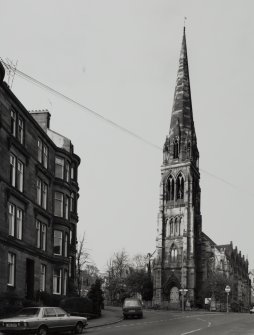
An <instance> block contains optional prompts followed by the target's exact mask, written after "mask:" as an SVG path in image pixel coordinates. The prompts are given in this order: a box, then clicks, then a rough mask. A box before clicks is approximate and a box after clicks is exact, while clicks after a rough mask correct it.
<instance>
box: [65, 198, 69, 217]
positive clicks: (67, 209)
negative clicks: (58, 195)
mask: <svg viewBox="0 0 254 335" xmlns="http://www.w3.org/2000/svg"><path fill="white" fill-rule="evenodd" d="M69 208H70V198H69V197H68V196H66V197H65V211H64V213H65V214H64V215H65V219H66V220H68V219H69Z"/></svg>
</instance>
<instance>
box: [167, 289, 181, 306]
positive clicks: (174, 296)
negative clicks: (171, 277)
mask: <svg viewBox="0 0 254 335" xmlns="http://www.w3.org/2000/svg"><path fill="white" fill-rule="evenodd" d="M169 299H170V300H169V302H170V303H173V304H176V303H179V289H178V288H177V287H176V286H173V287H172V288H171V290H170V298H169Z"/></svg>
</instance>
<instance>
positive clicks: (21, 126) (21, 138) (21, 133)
mask: <svg viewBox="0 0 254 335" xmlns="http://www.w3.org/2000/svg"><path fill="white" fill-rule="evenodd" d="M18 140H19V142H20V143H21V144H23V143H24V121H23V119H22V118H21V117H19V118H18Z"/></svg>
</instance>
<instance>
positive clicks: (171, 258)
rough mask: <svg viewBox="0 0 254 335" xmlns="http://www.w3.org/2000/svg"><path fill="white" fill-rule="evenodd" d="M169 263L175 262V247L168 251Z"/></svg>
mask: <svg viewBox="0 0 254 335" xmlns="http://www.w3.org/2000/svg"><path fill="white" fill-rule="evenodd" d="M170 261H171V262H176V261H177V248H176V247H175V246H173V247H172V249H171V251H170Z"/></svg>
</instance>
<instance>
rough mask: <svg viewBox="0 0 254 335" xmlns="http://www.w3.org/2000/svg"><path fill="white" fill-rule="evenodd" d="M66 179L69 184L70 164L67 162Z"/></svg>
mask: <svg viewBox="0 0 254 335" xmlns="http://www.w3.org/2000/svg"><path fill="white" fill-rule="evenodd" d="M65 173H66V177H65V180H66V181H67V183H68V182H69V181H70V163H69V162H66V171H65Z"/></svg>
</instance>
